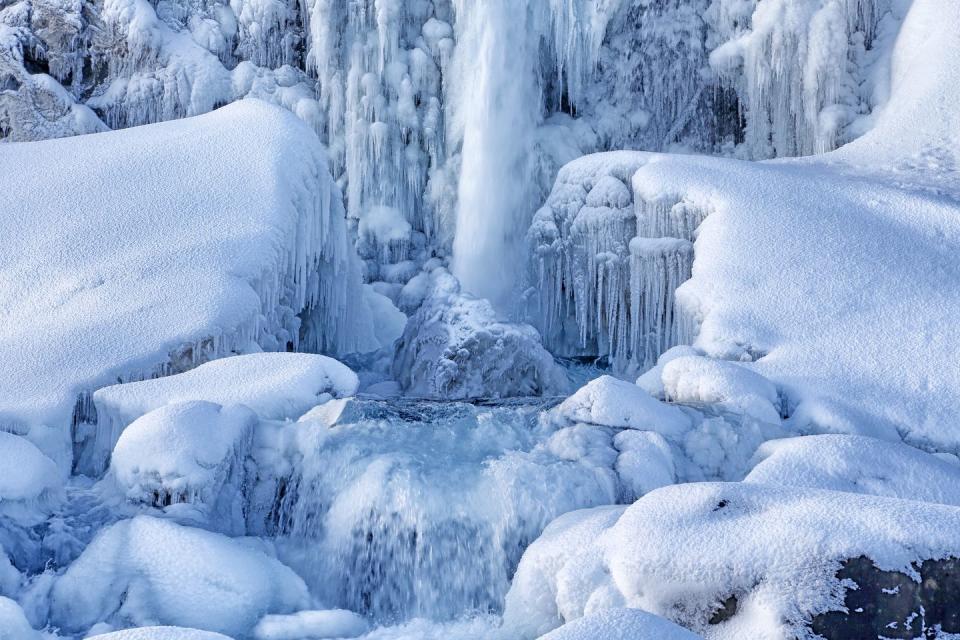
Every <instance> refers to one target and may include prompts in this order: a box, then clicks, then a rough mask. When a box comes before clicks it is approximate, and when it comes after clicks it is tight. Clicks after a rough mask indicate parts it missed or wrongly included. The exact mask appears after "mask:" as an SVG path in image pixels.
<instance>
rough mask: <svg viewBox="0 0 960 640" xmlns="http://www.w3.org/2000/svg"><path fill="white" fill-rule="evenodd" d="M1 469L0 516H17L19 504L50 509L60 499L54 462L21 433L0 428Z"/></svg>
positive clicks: (57, 473)
mask: <svg viewBox="0 0 960 640" xmlns="http://www.w3.org/2000/svg"><path fill="white" fill-rule="evenodd" d="M0 469H2V470H3V472H2V473H0V515H3V516H7V517H16V516H17V511H18V510H19V508H20V507H25V508H27V509H29V508H30V507H37V508H40V509H41V510H44V509H46V510H49V509H50V508H52V507H53V506H55V505H56V503H57V500H58V499H59V498H62V493H63V481H62V474H61V473H60V470H59V469H57V465H56V464H55V463H54V462H53V460H51V459H50V458H48V457H47V456H45V455H44V454H43V452H41V451H40V449H38V448H37V447H36V445H34V444H33V443H32V442H30V441H29V440H27V439H26V438H24V437H22V436H17V435H14V434H12V433H6V432H5V431H0ZM24 515H26V514H24Z"/></svg>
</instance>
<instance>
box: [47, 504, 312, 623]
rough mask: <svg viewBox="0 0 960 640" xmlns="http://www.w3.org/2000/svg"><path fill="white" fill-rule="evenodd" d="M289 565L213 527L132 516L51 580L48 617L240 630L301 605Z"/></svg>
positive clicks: (302, 591)
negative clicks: (52, 582)
mask: <svg viewBox="0 0 960 640" xmlns="http://www.w3.org/2000/svg"><path fill="white" fill-rule="evenodd" d="M307 604H308V594H307V589H306V586H305V585H304V583H303V581H302V580H301V579H300V578H299V577H297V575H296V574H295V573H293V571H291V570H290V569H288V568H287V567H285V566H283V565H282V564H280V563H279V562H277V561H276V560H274V559H273V558H270V557H268V556H266V555H265V554H264V553H262V552H261V551H257V550H254V549H253V548H251V547H250V546H248V545H245V544H244V543H242V542H237V541H235V540H232V539H230V538H227V537H224V536H221V535H219V534H215V533H210V532H208V531H203V530H200V529H191V528H188V527H182V526H180V525H177V524H174V523H172V522H169V521H165V520H158V519H155V518H150V517H146V516H138V517H136V518H134V519H132V520H124V521H121V522H119V523H117V524H114V525H113V526H111V527H110V528H109V529H106V530H104V531H102V532H101V533H100V534H99V535H98V536H97V537H96V538H95V539H94V540H93V542H92V543H91V544H90V546H88V547H87V548H86V550H84V552H83V554H82V555H81V556H80V558H78V559H77V560H76V561H75V562H74V563H73V564H71V565H70V566H69V567H68V569H67V571H66V572H65V573H64V574H63V575H62V576H61V577H59V578H58V579H57V580H56V582H55V583H54V586H53V589H52V591H51V611H50V615H51V620H52V621H54V624H57V625H59V626H60V627H62V628H63V629H64V630H66V631H68V632H75V633H79V632H82V631H83V630H85V629H88V628H89V627H91V626H92V625H93V624H95V623H98V622H108V623H110V624H113V625H116V626H143V625H150V624H157V623H159V624H168V625H174V626H184V627H190V628H196V629H203V630H208V631H216V632H220V633H224V634H227V635H231V636H244V635H246V634H248V633H249V632H250V630H251V629H252V628H253V626H254V625H255V624H256V622H257V621H258V620H259V619H260V618H261V617H262V616H263V615H264V614H267V613H287V612H292V611H296V610H298V609H302V608H304V607H305V606H306V605H307Z"/></svg>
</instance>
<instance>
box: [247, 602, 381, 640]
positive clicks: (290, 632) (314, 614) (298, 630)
mask: <svg viewBox="0 0 960 640" xmlns="http://www.w3.org/2000/svg"><path fill="white" fill-rule="evenodd" d="M369 629H370V624H369V623H368V622H367V621H366V620H364V619H363V618H362V617H360V616H358V615H357V614H355V613H354V612H352V611H346V610H344V609H332V610H325V611H298V612H297V613H294V614H291V615H286V616H282V615H270V616H265V617H264V618H263V620H261V621H260V622H258V623H257V626H256V627H254V628H253V637H254V640H301V639H302V638H356V637H357V636H362V635H363V634H365V633H366V632H367V631H368V630H369Z"/></svg>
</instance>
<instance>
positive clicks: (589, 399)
mask: <svg viewBox="0 0 960 640" xmlns="http://www.w3.org/2000/svg"><path fill="white" fill-rule="evenodd" d="M554 414H555V415H557V417H559V418H562V419H565V420H567V421H570V422H582V423H586V424H596V425H602V426H605V427H613V428H616V429H638V430H642V431H656V432H657V433H660V434H662V435H667V436H672V437H679V436H682V435H683V434H684V433H686V432H687V431H688V430H689V429H690V427H691V426H692V425H691V422H692V421H691V419H690V417H689V416H687V415H686V414H684V413H683V411H681V410H680V409H678V408H677V407H674V406H670V405H668V404H665V403H663V402H660V401H658V400H656V399H654V398H651V397H650V396H649V395H648V394H647V393H646V392H644V391H643V390H642V389H640V388H639V387H638V386H637V385H635V384H630V383H629V382H624V381H623V380H618V379H616V378H613V377H611V376H601V377H599V378H597V379H596V380H592V381H591V382H589V383H587V384H586V385H585V386H584V387H581V388H580V390H579V391H577V392H576V393H574V394H573V395H572V396H570V397H569V398H567V399H566V400H564V401H563V402H562V403H561V404H560V406H558V407H557V408H556V409H555V410H554Z"/></svg>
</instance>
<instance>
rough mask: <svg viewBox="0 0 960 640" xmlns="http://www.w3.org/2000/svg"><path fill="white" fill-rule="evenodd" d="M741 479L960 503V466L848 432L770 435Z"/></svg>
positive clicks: (902, 445)
mask: <svg viewBox="0 0 960 640" xmlns="http://www.w3.org/2000/svg"><path fill="white" fill-rule="evenodd" d="M755 459H756V460H757V465H756V466H755V467H754V468H753V471H751V472H750V474H749V475H747V477H746V478H745V479H744V482H753V483H756V484H766V485H775V486H781V487H805V488H810V489H829V490H831V491H847V492H850V493H864V494H868V495H875V496H889V497H891V498H903V499H904V500H920V501H923V502H933V503H938V504H949V505H954V506H960V465H957V464H956V459H955V458H954V461H953V462H949V461H947V460H943V459H940V458H938V457H937V456H934V455H930V454H929V453H925V452H923V451H920V450H918V449H915V448H913V447H908V446H907V445H904V444H900V443H899V442H885V441H883V440H877V439H874V438H866V437H863V436H848V435H832V434H830V435H820V436H806V437H803V438H787V439H783V440H773V441H771V442H767V443H765V444H763V445H762V446H761V447H760V448H759V449H758V450H757V454H756V456H755Z"/></svg>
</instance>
